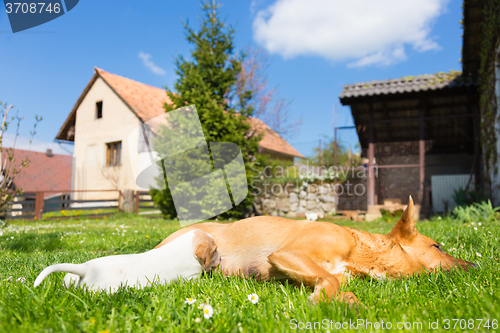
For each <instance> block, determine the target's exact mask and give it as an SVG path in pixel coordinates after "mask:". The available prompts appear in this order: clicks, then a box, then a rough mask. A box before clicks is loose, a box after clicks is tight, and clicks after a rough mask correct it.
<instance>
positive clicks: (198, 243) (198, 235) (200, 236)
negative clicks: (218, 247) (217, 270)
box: [193, 231, 215, 269]
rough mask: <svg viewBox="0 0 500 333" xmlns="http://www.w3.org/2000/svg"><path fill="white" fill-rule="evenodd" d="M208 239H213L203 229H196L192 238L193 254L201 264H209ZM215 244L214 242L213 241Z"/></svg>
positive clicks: (206, 265)
mask: <svg viewBox="0 0 500 333" xmlns="http://www.w3.org/2000/svg"><path fill="white" fill-rule="evenodd" d="M210 241H212V242H213V239H212V238H211V237H210V236H208V234H207V233H205V232H203V231H196V232H195V234H194V238H193V248H194V255H195V256H196V258H197V259H198V261H199V262H200V264H201V265H202V266H203V269H205V268H206V267H208V266H210V258H211V257H210ZM213 243H214V244H215V242H213Z"/></svg>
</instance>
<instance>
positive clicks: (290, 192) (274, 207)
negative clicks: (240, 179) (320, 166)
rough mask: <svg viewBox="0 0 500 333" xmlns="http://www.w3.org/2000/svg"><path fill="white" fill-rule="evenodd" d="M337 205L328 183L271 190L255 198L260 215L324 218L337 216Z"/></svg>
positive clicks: (256, 208)
mask: <svg viewBox="0 0 500 333" xmlns="http://www.w3.org/2000/svg"><path fill="white" fill-rule="evenodd" d="M280 188H281V187H280ZM271 189H275V187H272V188H271ZM337 203H338V199H337V196H336V195H335V194H334V191H333V187H332V185H331V184H328V183H326V184H309V185H305V186H301V187H300V188H295V187H286V186H285V187H284V189H283V190H280V191H271V190H270V191H267V192H264V193H261V194H260V195H259V196H256V197H255V201H254V207H255V210H256V213H257V214H259V215H272V216H287V217H297V216H305V214H306V213H318V214H319V215H320V216H321V215H323V216H324V215H332V214H335V212H336V210H337Z"/></svg>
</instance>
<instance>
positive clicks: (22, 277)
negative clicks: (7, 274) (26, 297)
mask: <svg viewBox="0 0 500 333" xmlns="http://www.w3.org/2000/svg"><path fill="white" fill-rule="evenodd" d="M16 281H17V282H21V283H24V282H26V278H25V277H24V276H21V277H20V278H18V279H17V280H16Z"/></svg>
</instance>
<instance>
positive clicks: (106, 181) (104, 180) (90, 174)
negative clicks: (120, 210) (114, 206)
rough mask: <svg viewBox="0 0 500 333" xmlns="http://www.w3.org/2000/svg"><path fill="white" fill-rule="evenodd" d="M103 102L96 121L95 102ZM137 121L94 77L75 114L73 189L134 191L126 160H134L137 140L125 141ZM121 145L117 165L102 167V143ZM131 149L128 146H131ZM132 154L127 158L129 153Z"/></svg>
mask: <svg viewBox="0 0 500 333" xmlns="http://www.w3.org/2000/svg"><path fill="white" fill-rule="evenodd" d="M99 101H102V102H103V111H102V118H100V119H97V116H96V102H99ZM139 125H140V121H139V119H138V118H137V116H136V115H135V114H134V113H133V112H132V111H131V110H130V109H129V108H128V107H127V106H126V105H125V104H124V103H123V101H122V100H121V99H120V98H119V97H118V96H117V95H116V94H115V93H114V92H113V90H111V88H110V87H109V86H108V85H107V84H106V83H105V82H104V81H103V80H102V79H101V78H98V79H97V80H96V82H95V83H94V84H93V86H92V87H91V89H90V90H89V92H88V93H87V95H86V96H85V98H84V99H83V101H82V103H81V104H80V106H79V107H78V110H77V111H76V126H75V150H74V155H75V174H74V177H75V178H74V188H75V190H109V189H117V188H119V189H135V188H136V184H135V179H134V177H133V171H132V168H131V163H130V160H131V158H132V159H137V158H138V138H136V139H135V140H129V135H130V133H132V132H133V130H134V129H135V128H137V126H139ZM116 141H121V142H122V148H121V165H120V166H119V167H115V168H112V167H107V166H106V143H109V142H116ZM134 144H135V147H129V146H130V145H134ZM131 153H132V154H136V156H131V155H130V154H131ZM80 198H85V199H94V198H109V196H107V195H106V194H105V193H103V192H101V193H91V192H90V193H85V194H81V196H80Z"/></svg>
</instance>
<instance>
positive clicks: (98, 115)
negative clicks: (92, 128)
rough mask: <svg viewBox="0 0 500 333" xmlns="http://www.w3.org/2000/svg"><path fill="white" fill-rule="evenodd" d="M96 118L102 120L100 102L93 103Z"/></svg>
mask: <svg viewBox="0 0 500 333" xmlns="http://www.w3.org/2000/svg"><path fill="white" fill-rule="evenodd" d="M95 110H96V118H97V119H100V118H102V101H100V102H97V103H95Z"/></svg>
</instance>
